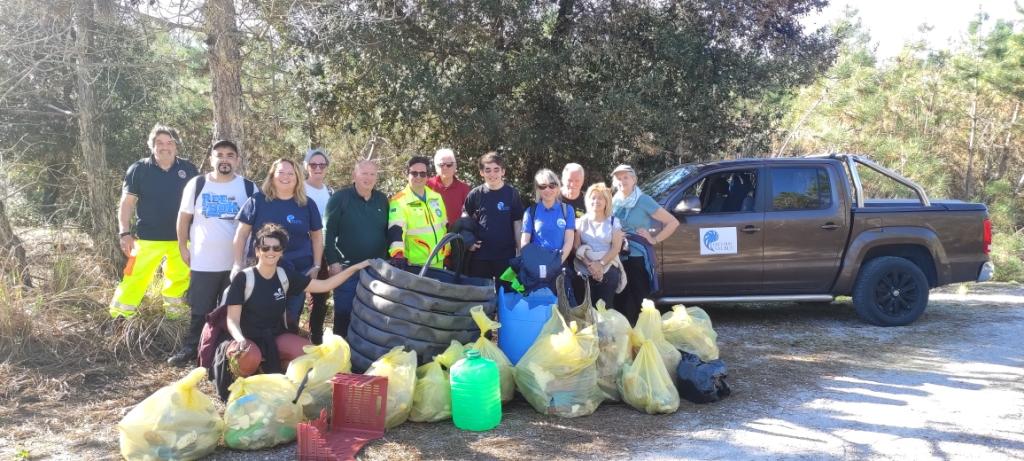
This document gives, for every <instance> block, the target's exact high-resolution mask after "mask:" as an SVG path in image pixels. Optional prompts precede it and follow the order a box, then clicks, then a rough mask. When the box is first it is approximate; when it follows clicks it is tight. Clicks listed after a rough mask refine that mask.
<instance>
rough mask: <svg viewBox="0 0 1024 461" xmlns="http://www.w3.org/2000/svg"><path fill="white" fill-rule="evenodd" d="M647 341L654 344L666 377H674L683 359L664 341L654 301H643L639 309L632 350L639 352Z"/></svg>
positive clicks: (659, 315) (677, 351)
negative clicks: (666, 374) (666, 372)
mask: <svg viewBox="0 0 1024 461" xmlns="http://www.w3.org/2000/svg"><path fill="white" fill-rule="evenodd" d="M648 339H649V340H651V341H652V342H654V347H656V348H658V355H660V356H661V361H662V362H664V363H665V370H666V371H668V375H669V376H676V369H677V368H679V361H680V360H682V359H683V354H681V353H680V352H679V350H678V349H676V347H675V346H673V345H672V343H670V342H668V341H666V340H665V333H664V332H663V331H662V325H661V314H659V313H658V308H656V307H654V301H651V300H649V299H645V300H644V302H643V304H642V307H641V308H640V317H639V318H637V320H636V327H635V328H633V337H632V343H633V350H634V351H637V352H639V349H640V347H641V346H643V343H644V340H648ZM673 381H674V379H673Z"/></svg>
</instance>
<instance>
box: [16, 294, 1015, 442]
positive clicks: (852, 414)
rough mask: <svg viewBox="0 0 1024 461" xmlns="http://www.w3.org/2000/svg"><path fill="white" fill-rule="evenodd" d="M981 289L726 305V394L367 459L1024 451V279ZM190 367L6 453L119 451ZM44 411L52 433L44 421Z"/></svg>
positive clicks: (515, 422)
mask: <svg viewBox="0 0 1024 461" xmlns="http://www.w3.org/2000/svg"><path fill="white" fill-rule="evenodd" d="M971 290H972V293H971V294H969V295H967V296H960V295H957V294H954V293H953V292H952V291H950V290H945V291H944V292H933V295H932V299H933V301H932V303H931V305H930V306H929V309H928V310H927V311H926V313H925V315H924V316H923V317H922V318H921V319H920V320H919V321H918V322H916V323H915V324H913V325H911V326H909V327H904V328H879V327H872V326H868V325H866V324H864V323H862V322H860V321H859V320H858V319H857V318H856V316H855V314H854V313H853V308H852V306H851V305H849V303H848V302H847V303H837V304H832V305H828V304H813V305H795V304H778V305H768V306H741V305H740V306H720V307H712V308H710V309H709V313H710V314H711V317H712V319H713V320H714V322H715V327H716V329H717V330H718V332H719V341H720V346H721V350H722V358H723V359H724V360H725V361H726V363H727V364H728V365H729V367H730V374H731V379H730V384H731V385H732V388H733V391H734V395H733V396H732V397H730V398H729V399H726V400H725V401H722V402H719V403H716V404H711V405H693V404H689V403H686V402H684V403H683V404H682V405H681V406H680V409H679V411H678V412H677V413H675V414H673V415H668V416H648V415H645V414H641V413H639V412H637V411H635V410H633V409H631V408H629V407H626V406H623V405H608V404H606V405H603V406H602V407H601V408H599V409H598V411H597V412H596V413H595V414H594V415H592V416H589V417H584V418H577V419H571V420H566V419H558V418H553V417H545V416H542V415H539V414H537V413H536V412H534V411H533V409H532V408H531V407H530V406H529V405H528V404H526V403H525V402H523V401H522V400H517V401H516V402H514V403H513V404H511V405H510V406H507V407H506V410H505V414H504V420H503V422H502V425H501V426H500V427H499V428H498V429H497V430H495V431H492V432H489V433H486V434H474V433H466V432H461V431H457V430H455V429H454V428H453V427H452V426H451V424H450V423H437V424H413V423H408V424H405V425H402V426H400V427H398V428H396V429H395V430H393V431H391V432H389V433H388V434H387V436H386V437H385V438H384V439H383V440H381V441H378V442H375V443H373V444H372V445H370V446H369V447H367V448H366V449H365V450H364V451H363V457H364V458H365V459H371V460H376V459H403V460H404V459H416V458H422V459H440V458H445V459H468V458H473V459H517V460H521V459H536V458H545V459H565V458H572V459H576V458H600V459H609V458H634V457H635V458H699V459H750V458H771V459H779V458H797V459H804V458H806V459H823V458H839V459H864V458H879V459H889V458H892V459H896V458H899V459H967V458H974V459H986V460H988V459H1011V458H1016V459H1020V458H1024V423H1022V421H1024V352H1022V351H1024V347H1022V346H1024V287H1021V286H1020V285H1005V284H1003V285H999V284H987V285H980V286H975V287H973V288H972V289H971ZM175 373H181V372H180V371H177V370H172V369H168V368H166V367H164V366H162V365H157V364H153V365H152V369H151V370H149V371H148V372H146V373H142V372H141V370H140V373H139V374H138V375H137V376H139V378H138V379H137V381H136V382H134V383H132V384H131V385H128V384H124V385H113V386H111V385H109V384H108V385H107V386H105V387H101V388H92V389H93V392H92V394H87V395H84V396H82V397H81V398H80V399H74V400H69V401H66V402H57V403H49V404H47V403H46V402H36V403H31V402H30V403H23V404H19V405H17V407H16V408H15V409H13V410H11V409H3V410H0V447H2V448H0V457H3V458H6V457H8V456H9V455H8V453H13V451H12V450H13V448H14V447H15V446H18V447H26V448H28V449H29V452H30V454H32V455H33V457H35V456H40V455H42V456H49V457H52V459H83V457H84V458H88V459H98V458H105V457H109V458H115V457H116V456H117V453H116V449H117V447H116V432H115V430H114V428H113V426H114V424H115V423H116V421H117V420H118V418H119V417H120V415H121V414H123V413H124V412H125V411H127V409H128V407H127V406H117V405H116V403H114V402H120V401H123V399H114V397H112V396H111V394H112V393H114V392H124V393H128V394H129V395H130V396H131V397H132V398H135V399H138V400H141V398H143V397H145V395H147V394H148V393H149V392H152V391H153V390H155V389H156V388H158V387H159V386H160V385H161V384H162V383H166V382H167V380H168V379H171V378H169V376H173V375H174V374H175ZM138 400H135V401H138ZM62 409H63V410H62ZM61 411H66V413H65V414H62V415H60V416H62V417H64V418H74V419H76V421H79V423H78V424H77V425H75V424H72V425H65V426H63V429H62V428H61V427H59V426H56V425H54V424H53V421H54V419H55V418H56V417H57V415H56V414H54V412H57V413H60V412H61ZM30 423H34V426H36V427H42V428H43V430H42V431H40V430H30V428H31V427H30V426H32V424H30ZM12 437H13V438H12ZM5 439H6V440H5ZM8 447H10V448H8ZM294 454H295V447H294V445H292V446H287V447H282V448H279V449H277V450H268V451H261V452H254V453H243V452H233V451H229V450H221V451H218V452H217V453H216V454H215V455H214V456H213V457H212V458H211V459H217V460H231V459H246V460H250V459H294V456H295V455H294Z"/></svg>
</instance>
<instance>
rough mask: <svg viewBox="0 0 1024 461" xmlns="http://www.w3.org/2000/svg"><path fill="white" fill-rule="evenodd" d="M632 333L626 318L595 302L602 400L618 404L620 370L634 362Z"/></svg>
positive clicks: (599, 382) (598, 380)
mask: <svg viewBox="0 0 1024 461" xmlns="http://www.w3.org/2000/svg"><path fill="white" fill-rule="evenodd" d="M631 330H632V329H631V328H630V327H629V320H627V319H626V316H624V315H622V314H621V313H619V311H617V310H614V309H606V308H605V305H604V301H603V300H601V301H598V302H597V343H598V347H599V349H600V352H598V354H597V385H598V386H599V387H600V388H601V392H602V393H603V394H604V399H605V400H611V401H613V402H618V401H619V376H620V375H621V374H622V367H623V366H625V365H626V364H627V363H629V361H630V360H632V358H633V349H632V347H631V346H630V342H629V334H630V331H631Z"/></svg>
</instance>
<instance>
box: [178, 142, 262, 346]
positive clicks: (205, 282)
mask: <svg viewBox="0 0 1024 461" xmlns="http://www.w3.org/2000/svg"><path fill="white" fill-rule="evenodd" d="M239 161H240V159H239V155H238V146H237V145H235V143H234V142H231V141H228V140H220V141H216V142H214V143H213V146H212V147H211V149H210V166H212V167H213V171H211V172H209V173H207V174H205V175H202V176H196V177H195V178H193V179H192V180H191V181H189V182H188V183H187V184H186V185H185V190H184V192H183V193H182V195H181V206H180V207H179V208H178V249H179V251H180V252H181V257H182V259H184V260H185V264H188V265H189V269H190V270H191V272H190V275H191V279H192V281H191V287H190V288H189V291H188V303H189V306H191V309H192V317H191V320H190V323H189V328H188V331H187V332H186V333H185V338H184V341H183V343H182V346H181V349H180V350H179V351H178V352H177V353H176V354H174V355H173V356H171V358H169V359H167V363H169V364H171V365H174V366H185V365H188V364H189V363H193V362H195V361H196V353H197V348H198V347H199V336H200V334H201V333H202V331H203V324H204V323H205V321H206V314H208V313H209V312H210V311H211V310H213V308H214V307H216V306H217V299H218V297H219V296H220V294H221V292H222V291H224V288H226V287H227V286H228V284H229V283H230V282H231V280H230V275H231V264H232V263H233V262H234V252H233V247H232V245H231V242H232V239H233V238H234V236H235V228H236V227H238V221H236V220H235V216H236V215H237V214H238V210H239V209H240V208H241V207H242V204H243V203H245V201H246V199H248V198H249V196H251V195H252V194H253V193H254V192H255V191H256V184H254V183H253V182H252V181H249V180H248V179H245V178H243V177H241V176H239V175H237V174H235V170H236V169H237V168H238V164H239ZM190 243H191V244H190Z"/></svg>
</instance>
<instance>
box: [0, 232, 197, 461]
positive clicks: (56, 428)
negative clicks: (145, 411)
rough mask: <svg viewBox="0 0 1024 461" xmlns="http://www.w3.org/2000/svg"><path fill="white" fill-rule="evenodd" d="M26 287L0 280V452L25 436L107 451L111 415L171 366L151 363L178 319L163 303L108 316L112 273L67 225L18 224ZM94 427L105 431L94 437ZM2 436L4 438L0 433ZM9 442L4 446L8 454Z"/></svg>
mask: <svg viewBox="0 0 1024 461" xmlns="http://www.w3.org/2000/svg"><path fill="white" fill-rule="evenodd" d="M20 235H21V236H22V238H23V239H24V240H25V242H26V248H28V249H29V262H30V273H31V274H32V276H33V282H34V285H35V288H25V287H20V286H15V285H14V284H12V283H11V281H10V280H9V279H6V278H5V279H4V280H3V282H2V283H0V376H2V377H3V379H0V434H3V435H0V447H3V448H0V458H4V459H6V458H7V456H9V455H11V454H16V450H19V449H21V447H26V449H28V448H27V447H28V445H31V448H30V449H29V455H30V456H32V457H33V458H36V457H38V456H42V455H46V454H47V452H48V451H49V450H48V449H47V448H46V447H47V444H45V443H44V444H40V443H38V442H39V441H40V440H50V441H52V442H51V443H53V444H55V445H54V446H56V447H61V448H59V449H58V450H56V451H57V452H60V451H64V450H66V449H67V446H68V445H71V446H75V445H80V446H82V447H83V448H88V447H91V448H100V453H116V452H115V451H113V450H114V449H116V435H115V433H114V427H113V425H114V423H116V421H117V420H118V419H119V418H120V415H121V414H123V413H124V412H125V411H127V409H128V408H130V407H131V406H132V405H134V404H135V403H137V402H138V401H139V400H141V399H142V398H144V397H145V395H147V394H148V393H151V392H152V391H153V390H155V389H156V388H158V387H160V386H161V385H164V384H166V383H168V382H171V381H173V380H175V379H177V377H178V376H177V374H179V373H180V372H179V370H173V369H169V368H166V367H163V368H161V367H159V365H158V364H159V363H160V362H161V359H162V358H163V357H166V356H167V354H169V353H170V351H172V350H173V349H174V348H175V347H177V345H178V341H179V338H180V336H181V333H182V331H183V329H184V328H185V326H184V325H183V324H182V323H183V322H172V321H167V320H165V319H164V316H163V313H162V308H161V307H160V306H158V305H155V304H153V303H146V304H144V305H143V306H141V309H140V315H138V316H137V317H136V318H133V319H131V320H128V321H125V322H122V323H117V324H115V323H114V322H112V321H111V320H110V317H109V315H108V314H107V308H106V305H107V301H108V300H109V298H110V296H111V294H112V292H113V288H114V284H115V281H113V280H111V279H109V278H108V277H107V276H106V275H105V274H104V271H103V270H102V265H101V264H100V262H99V261H97V260H95V259H94V258H92V257H91V256H90V255H91V253H90V248H89V245H88V244H87V243H86V242H88V239H87V238H85V237H84V236H82V235H80V234H76V233H74V232H71V231H64V232H58V231H51V230H32V231H27V232H22V233H20ZM97 434H105V436H104V437H102V438H100V440H107V441H109V442H107V443H101V444H99V445H102V448H101V447H96V446H95V445H97ZM8 437H9V439H8ZM8 451H10V453H8Z"/></svg>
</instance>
